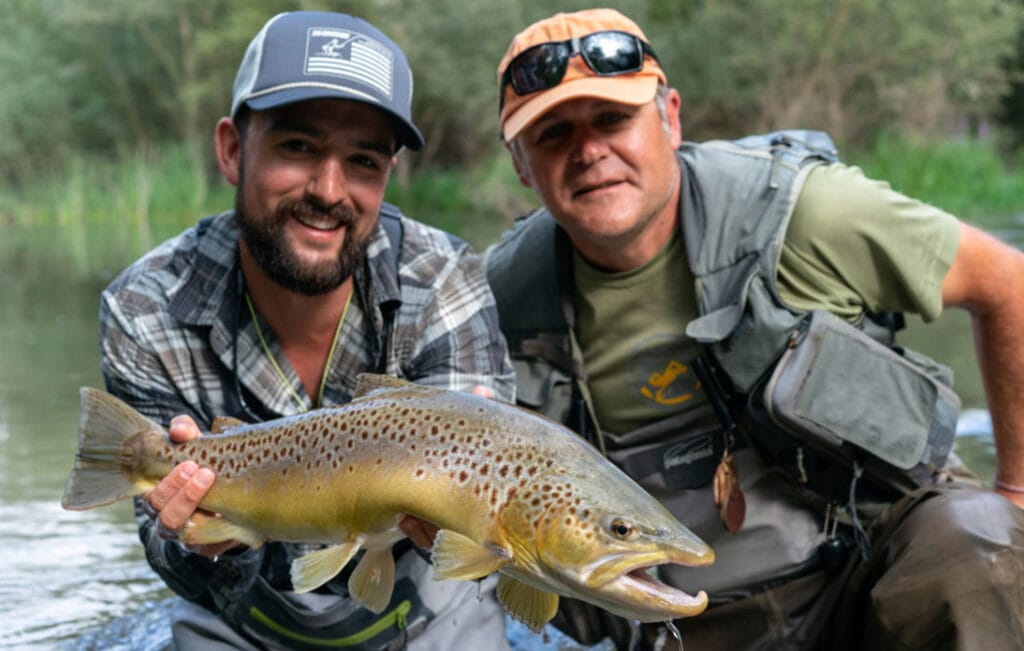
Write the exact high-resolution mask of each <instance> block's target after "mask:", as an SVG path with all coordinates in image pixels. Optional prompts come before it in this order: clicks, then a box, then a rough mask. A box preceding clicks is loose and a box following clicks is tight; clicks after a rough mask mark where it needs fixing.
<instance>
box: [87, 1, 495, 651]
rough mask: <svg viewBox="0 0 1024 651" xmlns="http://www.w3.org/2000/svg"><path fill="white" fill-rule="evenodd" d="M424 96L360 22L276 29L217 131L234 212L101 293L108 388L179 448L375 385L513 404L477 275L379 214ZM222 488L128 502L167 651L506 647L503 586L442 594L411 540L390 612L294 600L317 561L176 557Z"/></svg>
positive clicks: (458, 258) (334, 600)
mask: <svg viewBox="0 0 1024 651" xmlns="http://www.w3.org/2000/svg"><path fill="white" fill-rule="evenodd" d="M411 96H412V74H411V71H410V69H409V66H408V63H407V61H406V58H405V55H404V54H403V53H402V51H401V50H400V49H399V48H398V46H397V45H396V44H395V43H393V42H392V41H391V40H390V39H389V38H388V37H387V36H385V35H384V34H382V33H381V32H380V31H378V30H377V29H375V28H374V27H373V26H372V25H369V24H368V23H366V22H365V21H362V20H360V19H358V18H353V17H351V16H346V15H343V14H336V13H316V12H294V13H287V14H280V15H278V16H275V17H274V18H272V19H271V20H270V21H269V22H268V23H267V24H266V25H265V26H264V27H263V29H262V30H260V32H259V33H258V34H257V35H256V37H255V38H254V39H253V40H252V42H251V43H250V45H249V48H248V50H247V51H246V53H245V57H244V58H243V60H242V64H241V67H240V68H239V71H238V76H237V78H236V80H235V87H234V95H233V100H232V105H231V115H230V117H224V118H222V119H221V120H220V121H219V123H218V124H217V128H216V132H215V139H214V140H215V146H216V154H217V162H218V165H219V168H220V171H221V173H222V174H223V175H224V177H225V178H226V179H227V180H228V181H229V182H230V183H232V184H233V185H235V186H236V187H237V190H236V194H235V207H234V209H233V210H229V211H227V212H224V213H221V214H219V215H216V216H213V217H209V218H206V219H203V220H201V221H200V222H199V223H198V224H197V225H196V226H195V227H193V228H190V229H188V230H187V231H185V232H184V233H182V234H181V235H179V236H177V237H175V238H173V239H172V240H169V241H168V242H165V243H164V244H162V245H160V246H159V247H157V248H156V249H154V250H153V251H151V252H149V253H148V254H146V255H145V256H144V257H143V258H142V259H141V260H139V261H138V262H136V263H135V264H133V265H132V266H131V267H129V268H128V269H127V270H125V271H124V272H123V273H122V274H121V275H120V276H119V277H118V278H117V279H116V280H115V281H114V282H113V283H112V284H111V285H110V286H109V287H108V288H107V289H106V290H105V291H104V292H103V296H102V301H101V309H100V338H101V352H102V370H103V374H104V379H105V381H106V384H107V387H108V389H109V390H110V391H111V392H112V393H114V394H115V395H117V396H119V397H120V398H122V399H124V400H126V401H127V402H128V403H129V404H131V405H132V406H133V407H135V408H136V409H138V410H139V411H141V412H142V413H144V414H146V415H147V416H149V417H150V418H152V419H153V420H155V421H157V422H161V423H168V422H170V421H172V418H173V422H171V424H170V433H171V437H172V439H174V440H176V441H183V440H187V439H189V438H193V437H195V436H198V435H199V427H197V423H198V424H199V425H201V426H204V427H207V428H208V427H210V425H211V423H212V421H213V419H214V418H215V417H218V416H232V417H236V418H240V419H242V420H246V421H259V420H266V419H270V418H276V417H281V416H287V415H291V414H297V413H300V412H302V411H305V410H307V409H311V408H315V407H322V406H331V405H338V404H342V403H345V402H347V401H349V400H350V399H351V397H352V393H353V391H354V389H355V386H356V375H357V374H358V373H361V372H366V371H370V372H377V373H387V374H390V375H397V376H400V377H404V378H406V379H409V380H413V381H416V382H419V383H423V384H429V385H433V386H441V387H445V388H448V389H453V390H464V391H477V392H480V393H485V394H487V395H493V396H494V397H495V398H497V399H500V400H505V401H509V400H511V399H512V393H513V384H514V382H513V376H512V371H511V366H510V364H509V362H508V358H507V352H506V348H505V344H504V341H503V339H502V338H501V335H500V334H499V331H498V327H497V316H496V312H495V307H494V299H493V297H492V296H491V293H490V291H489V290H488V288H487V285H486V282H485V280H484V277H483V273H482V270H481V267H480V263H479V261H478V260H477V258H476V257H475V256H474V255H473V254H472V253H471V252H470V251H469V249H468V246H467V245H466V244H465V243H464V242H462V241H460V240H458V239H457V238H455V237H452V236H450V235H448V234H446V233H442V232H440V231H438V230H436V229H432V228H429V227H427V226H424V225H422V224H420V223H417V222H415V221H412V220H410V219H408V218H406V217H404V216H403V215H402V214H401V213H400V212H399V211H398V209H397V208H395V207H394V206H391V205H388V204H386V203H384V202H383V197H384V191H385V187H386V184H387V181H388V178H389V176H390V173H391V170H392V169H393V167H394V165H395V163H396V159H395V155H396V153H397V152H398V150H399V149H400V148H401V147H403V146H405V147H408V148H409V149H413V150H417V149H420V148H421V147H422V145H423V137H422V136H421V135H420V132H419V131H418V130H417V128H416V126H415V125H414V124H413V122H412V119H411V116H410V103H411ZM176 416H178V417H177V418H175V417H176ZM215 479H216V478H215V477H214V474H213V472H212V471H211V470H209V469H208V468H202V467H200V466H199V465H198V464H196V463H194V462H192V461H189V462H185V463H182V464H180V465H179V466H177V467H176V468H175V469H174V470H173V471H172V472H171V473H170V474H169V475H168V476H167V477H166V478H165V479H164V480H163V481H161V482H160V483H159V484H158V485H157V486H156V487H155V488H154V489H153V490H152V491H150V492H149V493H148V494H147V495H146V496H145V497H144V498H142V499H140V500H139V501H138V502H137V507H138V508H137V519H138V522H139V533H140V537H141V539H142V542H143V544H144V545H145V549H146V556H147V558H148V560H149V562H150V565H152V567H153V569H154V570H155V571H156V572H157V573H158V574H159V575H160V576H161V577H162V578H163V579H164V580H165V581H166V582H167V584H168V585H169V586H170V587H171V588H172V589H173V590H174V591H175V592H177V593H178V595H180V596H181V597H182V599H178V600H177V601H176V603H175V606H174V609H173V612H172V633H173V636H174V646H175V647H176V648H186V649H197V648H203V649H205V648H218V649H227V648H231V649H237V648H288V649H302V648H323V647H324V646H345V647H347V648H359V649H394V648H405V647H408V648H410V649H427V648H438V649H443V648H455V646H461V647H463V648H488V649H494V648H505V647H506V646H507V643H506V642H505V636H504V615H503V613H502V611H501V609H500V607H499V606H498V605H497V602H496V601H495V600H494V599H493V596H492V595H493V586H492V585H491V584H490V583H488V582H484V583H483V584H482V585H475V584H472V583H468V582H457V581H433V579H432V578H431V577H432V571H431V568H430V566H429V564H428V563H427V561H426V559H425V557H424V555H423V554H422V552H420V551H419V550H417V549H414V548H413V546H412V545H411V544H408V543H407V542H403V543H399V544H398V545H397V546H396V549H395V561H396V571H395V591H394V595H393V597H392V599H391V601H390V602H389V603H388V605H387V606H386V607H385V608H384V609H383V611H382V612H380V613H372V612H370V611H369V610H367V609H365V608H363V607H362V606H360V605H359V604H358V603H356V602H355V601H354V600H353V599H352V598H350V597H349V595H348V590H347V578H348V576H347V575H348V572H346V571H343V572H342V573H341V574H340V575H339V576H338V577H336V578H335V579H334V580H332V581H330V582H329V583H328V584H326V585H325V586H324V587H322V588H320V589H317V590H316V591H313V592H310V593H306V594H296V593H295V592H293V591H292V586H291V580H290V576H289V566H290V562H291V560H292V559H293V558H294V557H295V556H297V555H301V554H303V553H306V552H308V551H309V548H308V547H309V546H306V545H292V544H284V543H274V542H271V543H268V544H266V545H264V546H263V547H261V548H260V549H258V550H256V549H251V548H248V547H245V546H243V545H241V544H239V543H235V542H227V543H222V544H218V545H207V546H202V547H194V546H184V545H182V544H181V543H179V542H178V541H177V538H178V532H179V531H180V530H181V528H183V527H184V526H186V524H187V521H188V518H189V516H191V515H192V514H193V513H194V512H195V511H196V509H197V508H198V504H199V502H200V501H201V500H202V497H203V496H204V495H205V494H206V491H208V490H209V488H210V486H211V485H212V484H213V482H214V481H215ZM270 498H271V499H272V496H270ZM417 526H418V523H417V522H415V521H412V520H411V519H410V518H407V519H406V521H404V522H403V528H405V529H407V530H409V531H411V532H413V533H415V532H416V527H417ZM456 639H457V640H458V642H456V641H455V640H456Z"/></svg>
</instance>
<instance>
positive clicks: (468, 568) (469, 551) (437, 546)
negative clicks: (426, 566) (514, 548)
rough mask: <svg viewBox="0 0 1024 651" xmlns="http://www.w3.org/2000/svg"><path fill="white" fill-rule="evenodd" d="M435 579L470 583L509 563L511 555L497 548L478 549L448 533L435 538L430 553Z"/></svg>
mask: <svg viewBox="0 0 1024 651" xmlns="http://www.w3.org/2000/svg"><path fill="white" fill-rule="evenodd" d="M430 561H431V562H432V563H433V564H434V578H435V579H462V580H464V581H472V580H474V579H479V578H482V577H485V576H488V575H490V574H493V573H495V572H497V571H498V570H499V569H501V567H502V566H504V565H506V564H508V563H510V562H512V553H511V552H510V551H508V550H507V549H505V548H504V547H501V546H499V545H496V544H493V543H492V544H487V545H481V544H480V543H477V542H475V541H473V540H471V539H470V538H467V537H466V536H464V535H462V534H461V533H457V532H455V531H452V530H450V529H442V530H440V531H438V532H437V537H436V538H434V547H433V550H432V551H431V553H430Z"/></svg>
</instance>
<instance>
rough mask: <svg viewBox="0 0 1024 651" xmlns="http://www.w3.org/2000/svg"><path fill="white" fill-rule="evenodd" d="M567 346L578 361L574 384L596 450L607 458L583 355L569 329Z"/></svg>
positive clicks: (574, 333) (574, 332)
mask: <svg viewBox="0 0 1024 651" xmlns="http://www.w3.org/2000/svg"><path fill="white" fill-rule="evenodd" d="M569 345H570V346H572V357H573V359H574V360H577V361H579V367H580V371H581V372H580V374H578V375H576V376H575V382H576V386H577V388H578V389H579V391H580V396H581V397H582V398H583V403H584V404H585V405H586V406H587V414H588V415H589V416H590V424H591V426H592V427H593V428H594V437H595V438H596V439H597V449H598V450H600V451H601V455H602V456H605V457H607V456H608V450H607V449H606V447H605V444H604V432H603V431H602V430H601V423H600V422H598V420H597V414H596V413H595V412H594V399H593V398H592V397H591V395H590V382H589V379H588V378H587V373H586V369H584V368H583V353H582V352H581V351H580V345H579V343H578V342H577V341H576V331H575V330H573V329H572V328H569ZM584 435H585V434H584Z"/></svg>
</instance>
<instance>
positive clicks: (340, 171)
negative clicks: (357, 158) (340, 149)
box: [306, 156, 347, 206]
mask: <svg viewBox="0 0 1024 651" xmlns="http://www.w3.org/2000/svg"><path fill="white" fill-rule="evenodd" d="M306 191H307V192H308V193H309V194H310V195H311V196H313V197H316V198H317V199H318V200H319V201H320V202H321V203H322V204H323V205H325V206H333V205H334V204H336V203H338V202H340V201H341V200H343V199H344V198H345V196H346V194H347V188H346V185H345V173H344V168H343V166H342V164H341V161H340V160H338V159H337V158H335V157H333V156H326V157H324V158H323V159H322V160H321V161H320V162H319V163H318V164H317V166H316V168H315V169H314V170H313V174H312V175H311V176H310V179H309V184H308V186H307V188H306Z"/></svg>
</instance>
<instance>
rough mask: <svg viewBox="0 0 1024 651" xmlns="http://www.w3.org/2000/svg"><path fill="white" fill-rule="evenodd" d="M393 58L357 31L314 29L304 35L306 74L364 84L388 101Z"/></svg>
mask: <svg viewBox="0 0 1024 651" xmlns="http://www.w3.org/2000/svg"><path fill="white" fill-rule="evenodd" d="M392 58H393V57H392V53H391V50H389V49H388V48H387V47H385V46H384V45H382V44H380V43H378V42H377V41H376V40H374V39H372V38H370V37H369V36H366V35H365V34H360V33H358V32H352V31H343V30H339V29H331V28H324V27H313V28H310V29H309V31H308V34H307V38H306V66H305V72H306V74H308V75H327V76H336V77H341V78H344V79H348V80H350V81H355V82H358V83H361V84H365V85H367V86H370V87H371V88H373V89H374V90H376V91H377V92H379V93H381V94H382V95H384V96H385V97H387V98H388V99H391V97H392V95H393V89H392V69H393V65H392Z"/></svg>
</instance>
